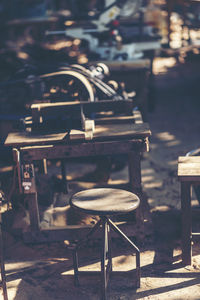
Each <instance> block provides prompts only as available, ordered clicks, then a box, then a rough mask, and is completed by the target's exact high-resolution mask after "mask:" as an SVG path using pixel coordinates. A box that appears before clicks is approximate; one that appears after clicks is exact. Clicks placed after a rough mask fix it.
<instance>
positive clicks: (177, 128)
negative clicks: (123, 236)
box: [0, 55, 200, 300]
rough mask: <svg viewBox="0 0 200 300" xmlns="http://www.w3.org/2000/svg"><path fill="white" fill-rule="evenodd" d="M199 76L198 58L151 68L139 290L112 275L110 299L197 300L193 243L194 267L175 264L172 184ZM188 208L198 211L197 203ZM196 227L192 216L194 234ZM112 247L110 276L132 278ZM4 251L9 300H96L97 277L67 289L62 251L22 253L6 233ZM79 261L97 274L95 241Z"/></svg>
mask: <svg viewBox="0 0 200 300" xmlns="http://www.w3.org/2000/svg"><path fill="white" fill-rule="evenodd" d="M199 68H200V56H199V55H196V56H190V57H189V56H188V57H187V59H186V61H185V63H181V64H179V65H177V64H176V62H175V59H174V58H172V57H169V58H157V59H156V60H155V62H154V72H155V74H156V76H155V98H156V109H155V110H154V111H153V112H152V113H149V116H148V122H149V124H150V128H151V130H152V137H151V138H150V152H149V153H146V154H145V155H144V157H143V161H142V177H143V187H144V193H145V195H146V197H147V200H148V204H149V208H148V210H149V211H148V212H149V215H150V219H151V220H150V221H149V222H150V228H147V229H148V230H147V231H146V232H144V239H143V240H141V239H140V238H138V239H136V243H137V244H138V246H139V248H140V249H141V265H142V269H141V287H140V288H139V289H135V288H134V287H133V286H132V285H131V284H132V282H133V283H134V277H132V275H130V273H127V274H126V273H124V274H122V275H117V274H114V275H113V277H112V278H111V282H110V285H109V289H108V295H109V297H108V299H112V300H114V299H116V300H117V299H123V300H126V299H127V300H129V299H131V300H133V299H145V300H146V299H151V300H157V299H159V300H160V299H162V300H165V299H171V300H178V299H184V300H186V299H190V300H199V299H200V247H199V244H198V243H194V246H193V265H192V266H188V267H185V268H183V267H182V266H181V263H180V262H181V261H180V254H181V252H180V191H179V183H178V180H177V158H178V156H180V155H185V154H186V153H187V152H188V151H190V150H192V149H194V148H196V147H198V146H199V132H200V122H199V116H200V102H199V93H200V86H199V79H200V73H199ZM92 170H93V169H92V167H91V169H90V168H89V171H92ZM126 171H127V170H126V168H124V169H123V170H121V171H118V172H113V173H112V174H111V177H110V179H109V180H110V182H113V181H115V180H116V181H117V180H118V181H119V180H120V181H122V182H123V180H126V176H127V175H126V174H127V172H126ZM193 203H194V204H197V201H196V200H195V197H194V202H193ZM199 223H200V222H199V217H198V212H197V211H196V210H195V212H194V226H196V227H198V225H199ZM4 233H5V232H4ZM113 243H114V246H113V257H114V270H116V271H117V270H120V271H122V270H130V269H131V267H132V266H134V258H135V257H134V256H133V255H132V254H131V252H130V251H129V249H126V247H125V245H122V246H120V244H119V243H118V240H114V242H113ZM5 249H6V251H5V259H6V273H7V287H8V296H9V300H36V299H37V300H38V299H41V300H53V299H57V300H61V299H63V300H64V299H65V300H67V299H70V300H78V299H81V300H83V299H91V300H95V299H99V277H98V276H96V275H95V276H89V275H82V276H81V286H80V287H79V288H75V287H74V286H73V271H72V258H71V253H70V251H69V250H68V249H67V248H66V246H64V244H63V243H51V244H50V243H49V244H39V245H30V244H27V245H25V244H24V243H23V241H22V240H21V239H20V237H17V236H13V235H12V234H10V233H5ZM80 255H81V257H80V265H81V269H82V270H91V269H93V268H94V269H95V270H97V269H98V263H97V261H98V241H97V242H96V243H92V244H90V245H89V246H88V247H86V248H85V249H83V250H82V251H81V252H80ZM116 273H117V272H116ZM0 297H1V296H0ZM0 299H2V298H0Z"/></svg>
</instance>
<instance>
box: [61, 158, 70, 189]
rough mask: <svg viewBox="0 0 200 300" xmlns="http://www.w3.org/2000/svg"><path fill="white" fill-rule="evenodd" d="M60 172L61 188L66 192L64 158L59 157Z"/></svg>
mask: <svg viewBox="0 0 200 300" xmlns="http://www.w3.org/2000/svg"><path fill="white" fill-rule="evenodd" d="M60 163H61V174H62V189H63V193H64V194H67V193H68V185H67V175H66V167H65V160H64V159H61V161H60Z"/></svg>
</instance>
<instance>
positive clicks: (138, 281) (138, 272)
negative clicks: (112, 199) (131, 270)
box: [108, 219, 141, 287]
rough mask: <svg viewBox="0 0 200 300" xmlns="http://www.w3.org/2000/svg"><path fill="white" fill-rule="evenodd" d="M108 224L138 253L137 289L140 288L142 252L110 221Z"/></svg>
mask: <svg viewBox="0 0 200 300" xmlns="http://www.w3.org/2000/svg"><path fill="white" fill-rule="evenodd" d="M108 224H110V226H111V228H112V229H113V230H114V231H115V232H116V233H117V234H118V235H119V236H120V237H121V238H123V239H124V240H125V241H126V242H128V243H129V245H130V246H131V247H133V248H134V250H135V252H136V276H137V287H140V277H141V274H140V250H139V249H138V247H137V246H136V245H135V244H134V243H133V242H132V241H131V240H130V239H129V238H128V237H127V236H126V235H125V234H124V233H123V232H122V231H121V230H120V229H119V228H118V227H117V226H116V225H115V224H114V223H113V222H112V221H111V220H110V219H108Z"/></svg>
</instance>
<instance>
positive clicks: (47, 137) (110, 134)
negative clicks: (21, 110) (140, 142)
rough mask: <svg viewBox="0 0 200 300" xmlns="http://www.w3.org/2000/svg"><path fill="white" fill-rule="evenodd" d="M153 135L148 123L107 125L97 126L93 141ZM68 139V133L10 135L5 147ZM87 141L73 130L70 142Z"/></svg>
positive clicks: (57, 141) (15, 133) (82, 133)
mask: <svg viewBox="0 0 200 300" xmlns="http://www.w3.org/2000/svg"><path fill="white" fill-rule="evenodd" d="M150 135H151V131H150V129H149V125H148V123H142V124H107V125H105V126H103V125H97V126H96V127H95V131H94V137H93V140H94V141H95V140H108V139H109V140H110V139H112V140H113V139H119V138H127V137H128V138H132V139H134V138H145V137H148V136H150ZM66 138H67V133H66V132H61V133H48V134H45V133H44V134H42V133H40V134H38V133H31V132H28V131H25V132H13V133H9V135H8V136H7V138H6V141H5V146H26V145H45V144H50V143H60V142H61V141H63V140H64V139H66ZM84 139H85V132H83V131H79V130H71V131H70V135H69V141H70V140H71V141H75V140H76V141H79V140H84Z"/></svg>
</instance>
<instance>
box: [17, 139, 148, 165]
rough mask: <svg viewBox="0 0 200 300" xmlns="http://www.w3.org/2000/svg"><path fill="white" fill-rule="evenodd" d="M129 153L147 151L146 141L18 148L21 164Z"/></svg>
mask: <svg viewBox="0 0 200 300" xmlns="http://www.w3.org/2000/svg"><path fill="white" fill-rule="evenodd" d="M130 151H140V152H141V151H147V145H146V141H144V140H141V139H134V140H126V142H124V141H123V140H122V141H107V142H87V143H81V144H70V145H68V144H64V145H48V146H32V147H23V148H20V153H21V155H22V157H23V162H31V161H34V160H40V159H44V158H46V159H58V158H68V157H84V156H93V155H94V156H95V155H108V154H119V153H128V152H130Z"/></svg>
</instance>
